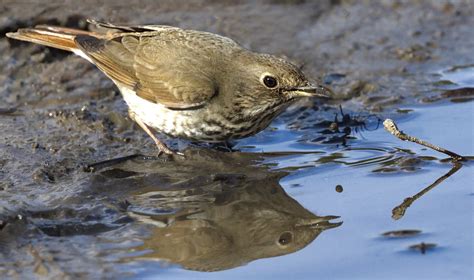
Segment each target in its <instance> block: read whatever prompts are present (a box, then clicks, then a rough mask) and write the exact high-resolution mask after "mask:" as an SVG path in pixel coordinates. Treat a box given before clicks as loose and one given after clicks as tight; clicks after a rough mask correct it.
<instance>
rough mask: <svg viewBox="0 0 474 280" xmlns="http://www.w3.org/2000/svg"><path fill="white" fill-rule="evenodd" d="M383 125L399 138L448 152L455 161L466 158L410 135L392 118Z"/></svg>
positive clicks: (441, 151)
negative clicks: (399, 127) (400, 128)
mask: <svg viewBox="0 0 474 280" xmlns="http://www.w3.org/2000/svg"><path fill="white" fill-rule="evenodd" d="M383 126H384V127H385V130H387V131H388V132H390V133H391V134H393V135H395V137H397V138H398V139H400V140H402V141H410V142H414V143H417V144H420V145H423V146H425V147H428V148H430V149H433V150H435V151H438V152H440V153H444V154H447V155H448V156H450V157H451V158H452V159H453V161H463V160H465V158H464V157H463V156H460V155H458V154H456V153H454V152H451V151H448V150H446V149H444V148H441V147H438V146H435V145H433V144H431V143H428V142H426V141H423V140H420V139H418V138H416V137H413V136H410V135H408V134H405V133H404V132H403V131H400V130H399V129H398V127H397V125H396V124H395V122H394V121H393V120H391V119H386V120H385V121H384V122H383Z"/></svg>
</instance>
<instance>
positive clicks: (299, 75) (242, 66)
mask: <svg viewBox="0 0 474 280" xmlns="http://www.w3.org/2000/svg"><path fill="white" fill-rule="evenodd" d="M232 64H238V65H234V66H233V69H237V71H233V72H234V74H233V75H232V76H233V77H232V81H227V82H229V84H234V90H233V94H234V98H233V100H234V104H238V106H240V108H241V109H242V111H243V112H244V114H247V115H248V116H249V117H251V118H252V117H256V116H258V115H259V114H264V113H265V112H273V111H274V112H280V111H281V108H284V107H286V106H285V105H289V104H290V103H291V102H293V101H295V100H297V99H299V98H303V97H317V98H330V95H331V93H332V91H331V90H330V89H328V88H326V87H324V86H322V85H314V84H311V83H310V82H309V81H308V79H307V78H306V77H305V75H304V74H303V72H302V71H301V69H300V68H299V67H297V66H296V65H294V64H292V63H290V62H288V61H286V60H284V59H282V58H278V57H275V56H272V55H267V54H258V53H252V52H247V51H246V52H243V53H242V54H241V55H240V57H238V58H236V59H235V60H234V61H233V63H232ZM235 89H236V90H235Z"/></svg>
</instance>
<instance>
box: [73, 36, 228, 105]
mask: <svg viewBox="0 0 474 280" xmlns="http://www.w3.org/2000/svg"><path fill="white" fill-rule="evenodd" d="M117 34H118V35H117V36H115V37H113V38H109V39H104V38H97V37H93V36H87V35H78V36H76V38H75V42H76V44H77V45H78V46H79V47H80V48H81V50H82V51H83V52H84V53H85V55H87V56H88V57H89V58H90V59H91V60H92V61H93V62H94V63H95V64H96V66H97V67H98V68H99V69H101V70H102V71H103V72H104V73H105V74H106V75H107V76H109V77H110V78H111V79H113V80H114V81H115V82H117V83H119V84H120V85H122V86H125V87H127V88H130V89H131V90H134V91H135V92H136V94H137V95H138V96H140V97H142V98H144V99H146V100H148V101H151V102H155V103H158V104H163V105H165V106H167V107H169V108H172V109H189V108H194V107H198V106H202V105H205V104H206V102H207V101H209V100H210V99H211V98H212V97H213V96H214V95H215V94H216V93H217V90H218V88H217V84H216V81H215V73H216V70H215V67H213V66H214V62H215V57H216V55H213V54H212V52H213V51H214V52H215V51H216V50H219V49H220V46H219V44H228V43H229V42H233V41H232V40H230V39H227V38H224V37H219V36H217V35H211V34H209V33H204V32H197V31H186V30H182V29H179V28H169V29H164V30H161V31H142V32H123V33H117ZM227 40H228V41H227Z"/></svg>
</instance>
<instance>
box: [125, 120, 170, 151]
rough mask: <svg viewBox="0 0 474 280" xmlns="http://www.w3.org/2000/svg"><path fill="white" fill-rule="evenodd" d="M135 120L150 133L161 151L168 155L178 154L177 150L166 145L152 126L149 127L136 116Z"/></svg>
mask: <svg viewBox="0 0 474 280" xmlns="http://www.w3.org/2000/svg"><path fill="white" fill-rule="evenodd" d="M134 120H135V122H136V123H137V124H138V125H139V126H140V127H141V128H142V129H143V130H145V132H146V133H147V134H148V135H150V137H151V139H153V141H155V144H156V146H157V147H158V149H159V150H160V153H165V154H167V155H173V154H176V152H174V151H172V150H171V149H170V148H168V147H167V146H166V144H165V143H163V142H162V141H161V140H160V139H158V138H157V137H156V136H155V134H154V133H153V131H152V128H150V127H148V126H147V125H146V124H145V123H144V122H142V121H141V120H140V119H139V118H136V117H135V118H134Z"/></svg>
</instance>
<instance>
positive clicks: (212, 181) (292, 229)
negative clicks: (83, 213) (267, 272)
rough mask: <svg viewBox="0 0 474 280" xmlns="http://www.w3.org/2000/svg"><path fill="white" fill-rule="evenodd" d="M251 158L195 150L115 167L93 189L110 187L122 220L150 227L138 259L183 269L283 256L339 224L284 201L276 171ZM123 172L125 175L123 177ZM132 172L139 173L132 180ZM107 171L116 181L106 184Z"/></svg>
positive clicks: (211, 268) (217, 267) (220, 267)
mask: <svg viewBox="0 0 474 280" xmlns="http://www.w3.org/2000/svg"><path fill="white" fill-rule="evenodd" d="M187 152H189V150H188V151H187ZM258 157H261V155H254V154H250V155H248V154H242V153H217V152H212V151H203V150H197V151H196V152H192V151H191V152H189V153H186V160H179V161H169V162H167V163H166V164H161V163H150V162H145V163H140V162H127V163H125V164H123V165H121V166H120V170H122V171H118V170H119V169H117V168H118V167H115V169H112V170H111V169H109V170H106V171H104V172H102V174H104V175H98V176H96V178H95V179H94V182H95V183H94V185H97V187H96V188H95V189H94V192H95V193H96V192H97V191H100V190H101V189H104V190H106V191H107V196H109V197H110V196H114V194H113V192H114V190H116V191H117V192H118V193H119V197H121V198H123V197H124V193H123V192H124V191H126V192H127V194H126V196H125V197H126V199H127V200H128V201H129V202H130V203H131V205H127V207H128V212H129V213H130V215H131V216H133V217H135V218H136V219H138V220H140V221H142V222H144V223H146V224H150V225H153V227H152V232H151V236H150V237H149V238H147V239H146V240H145V241H144V245H143V246H141V247H140V248H137V249H143V250H145V251H146V252H147V251H149V250H152V253H150V254H147V255H145V256H143V257H150V258H156V259H160V260H166V261H169V262H171V263H176V264H180V265H182V266H183V267H185V268H187V269H191V270H200V271H215V270H223V269H229V268H232V267H236V266H240V265H243V264H245V263H248V262H250V261H253V260H256V259H259V258H267V257H273V256H279V255H284V254H289V253H292V252H295V251H297V250H300V249H301V248H303V247H305V246H306V245H308V244H309V243H310V242H311V241H313V240H314V239H315V238H316V237H317V236H318V235H319V234H320V233H321V232H322V231H324V230H326V229H330V228H334V227H337V226H339V225H340V224H341V223H330V222H329V220H331V219H333V218H336V217H335V216H327V217H319V216H316V215H314V214H313V213H311V212H309V211H308V210H306V209H305V208H303V207H302V206H301V205H300V204H299V203H298V202H297V201H295V200H294V199H292V198H291V197H289V196H288V195H287V194H286V193H285V191H284V190H283V189H282V188H281V186H280V185H279V183H278V182H279V180H280V178H281V177H282V176H283V175H284V173H283V174H282V173H276V172H269V171H268V170H267V168H266V167H264V166H254V165H253V164H254V163H255V160H256V159H257V158H258ZM211 158H212V159H213V160H210V159H211ZM224 163H225V164H224ZM125 169H126V170H127V172H129V174H130V176H131V177H129V178H123V176H122V175H123V174H125V172H123V170H125ZM113 170H117V171H113ZM138 170H140V171H142V172H143V171H145V172H146V173H145V174H144V176H139V175H137V174H139V173H135V172H134V171H138ZM215 172H219V173H215ZM114 173H117V174H118V175H120V176H119V177H120V178H119V179H111V178H110V177H113V174H114ZM244 174H245V175H244ZM127 190H128V191H127Z"/></svg>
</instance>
